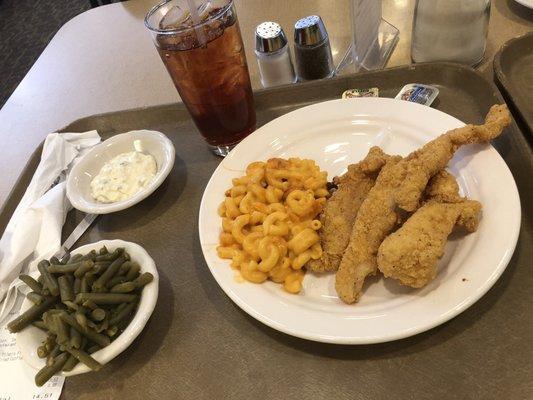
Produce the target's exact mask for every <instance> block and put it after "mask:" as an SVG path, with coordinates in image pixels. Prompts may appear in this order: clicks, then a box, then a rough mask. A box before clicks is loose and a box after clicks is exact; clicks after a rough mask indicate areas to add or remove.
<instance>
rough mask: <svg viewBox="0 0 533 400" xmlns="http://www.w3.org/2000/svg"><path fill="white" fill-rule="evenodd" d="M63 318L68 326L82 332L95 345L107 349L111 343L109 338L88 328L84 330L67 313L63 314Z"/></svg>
mask: <svg viewBox="0 0 533 400" xmlns="http://www.w3.org/2000/svg"><path fill="white" fill-rule="evenodd" d="M61 318H62V319H63V320H64V321H65V322H66V323H67V324H69V325H70V326H72V327H73V328H74V329H76V330H77V331H78V332H80V333H81V334H82V335H83V336H85V337H87V339H89V340H91V341H93V342H94V343H96V344H99V345H100V346H102V347H105V346H107V345H108V344H109V343H110V340H109V338H108V337H107V336H105V335H101V334H99V333H97V332H96V331H94V330H92V329H90V328H87V327H85V328H84V327H83V326H81V325H80V324H79V323H78V322H77V321H76V319H75V318H74V317H72V316H71V315H68V314H67V313H63V314H61Z"/></svg>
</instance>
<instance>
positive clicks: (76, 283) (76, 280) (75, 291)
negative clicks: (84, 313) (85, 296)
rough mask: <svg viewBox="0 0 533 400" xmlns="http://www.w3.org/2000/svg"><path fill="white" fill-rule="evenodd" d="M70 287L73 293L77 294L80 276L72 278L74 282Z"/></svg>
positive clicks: (79, 288) (79, 287)
mask: <svg viewBox="0 0 533 400" xmlns="http://www.w3.org/2000/svg"><path fill="white" fill-rule="evenodd" d="M72 289H73V290H74V294H78V293H79V292H80V291H81V279H80V278H76V279H74V284H73V285H72Z"/></svg>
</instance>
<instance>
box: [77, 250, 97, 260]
mask: <svg viewBox="0 0 533 400" xmlns="http://www.w3.org/2000/svg"><path fill="white" fill-rule="evenodd" d="M81 259H82V260H92V261H95V259H96V250H91V251H90V252H89V253H87V254H85V255H84V256H83V257H82V258H81Z"/></svg>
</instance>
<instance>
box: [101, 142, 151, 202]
mask: <svg viewBox="0 0 533 400" xmlns="http://www.w3.org/2000/svg"><path fill="white" fill-rule="evenodd" d="M136 147H137V146H136ZM156 172H157V164H156V162H155V158H154V157H153V156H152V155H150V154H144V153H141V152H139V151H132V152H130V153H122V154H119V155H118V156H116V157H115V158H113V159H111V160H110V161H108V162H107V163H105V164H104V166H103V167H102V169H101V170H100V172H99V173H98V175H96V176H95V177H94V178H93V180H92V181H91V195H92V196H93V198H94V199H96V200H98V201H100V202H102V203H113V202H115V201H121V200H126V199H129V198H130V197H132V196H133V195H134V194H135V193H137V192H139V191H140V190H142V189H143V188H145V187H146V186H147V185H148V184H149V183H150V181H151V180H152V179H153V178H154V176H155V174H156Z"/></svg>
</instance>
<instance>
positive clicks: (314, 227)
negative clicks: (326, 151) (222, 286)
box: [217, 158, 329, 293]
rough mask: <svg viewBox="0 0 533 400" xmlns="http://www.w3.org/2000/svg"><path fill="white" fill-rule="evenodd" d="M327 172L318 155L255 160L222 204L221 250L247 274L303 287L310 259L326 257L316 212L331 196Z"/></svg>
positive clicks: (293, 287)
mask: <svg viewBox="0 0 533 400" xmlns="http://www.w3.org/2000/svg"><path fill="white" fill-rule="evenodd" d="M326 183H327V174H326V172H324V171H321V170H320V168H319V167H318V166H317V165H316V164H315V162H314V161H313V160H302V159H299V158H289V159H288V160H284V159H281V158H273V159H270V160H268V161H267V162H266V163H265V162H253V163H251V164H250V165H248V167H247V168H246V175H244V176H242V177H240V178H236V179H233V187H232V188H231V189H228V190H227V191H226V197H225V199H224V201H223V202H222V203H221V204H220V206H219V208H218V213H219V215H220V216H221V217H222V232H221V233H220V245H219V246H218V247H217V253H218V256H219V257H220V258H224V259H229V260H231V266H232V267H233V268H235V269H238V270H239V271H240V273H241V275H242V277H243V278H244V279H246V280H248V281H250V282H254V283H261V282H264V281H266V280H267V279H270V280H272V281H273V282H276V283H280V284H283V288H284V289H285V290H286V291H287V292H289V293H299V292H300V290H301V288H302V280H303V278H304V274H305V269H304V268H303V267H304V266H305V264H306V263H307V262H308V261H309V260H311V259H315V260H316V259H319V258H320V257H321V256H322V247H321V246H320V237H319V236H318V233H317V231H318V230H319V229H320V227H321V223H320V221H319V220H318V219H316V218H317V216H318V215H319V214H320V212H321V211H322V209H323V207H324V205H325V203H326V197H327V196H328V195H329V193H328V190H327V188H326Z"/></svg>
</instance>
